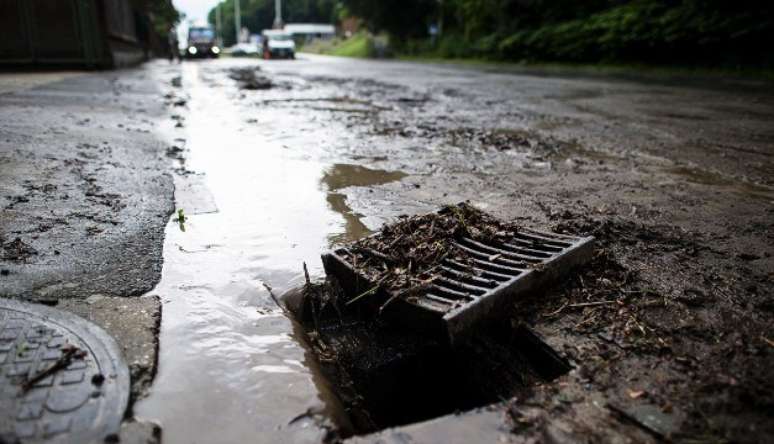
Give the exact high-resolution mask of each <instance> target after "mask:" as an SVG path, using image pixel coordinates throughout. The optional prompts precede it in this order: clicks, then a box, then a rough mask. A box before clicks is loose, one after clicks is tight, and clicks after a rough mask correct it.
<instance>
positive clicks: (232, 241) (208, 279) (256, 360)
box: [135, 64, 398, 443]
mask: <svg viewBox="0 0 774 444" xmlns="http://www.w3.org/2000/svg"><path fill="white" fill-rule="evenodd" d="M202 67H203V65H202V64H185V65H183V68H182V69H183V78H184V80H185V82H184V84H185V85H186V87H187V91H186V92H187V93H188V94H190V100H189V102H188V106H189V110H190V111H189V113H188V116H187V117H186V126H185V127H184V128H183V129H179V130H176V131H178V133H176V134H174V135H173V136H172V137H183V136H184V137H185V138H186V139H187V144H186V146H187V148H188V149H189V151H188V153H187V156H186V166H187V168H189V169H191V170H194V171H197V172H199V173H202V175H201V176H197V177H199V180H200V181H201V182H202V183H201V184H199V185H197V186H195V187H191V186H185V184H186V180H187V179H186V178H185V177H181V176H178V177H176V179H175V180H176V201H177V202H178V207H180V204H181V203H184V204H186V203H187V204H190V205H191V208H190V209H189V208H182V210H183V212H184V213H183V214H184V216H185V220H184V223H185V231H182V230H181V227H180V224H179V223H178V222H180V221H175V219H180V218H179V217H178V215H177V214H176V215H175V216H173V217H172V218H170V224H169V226H168V227H167V230H166V237H165V241H164V268H163V271H162V280H161V282H160V283H159V285H158V286H157V288H156V289H155V290H154V293H155V294H158V295H159V296H160V297H161V299H162V301H163V303H164V306H163V311H162V325H161V332H160V353H159V371H158V374H157V376H156V378H155V381H154V385H153V386H152V388H151V392H150V394H149V396H148V397H147V398H145V399H143V400H141V401H139V402H138V403H137V404H136V405H135V413H136V415H137V416H138V417H140V418H144V419H149V420H154V421H158V422H160V423H161V425H162V428H163V433H164V441H165V443H195V442H201V443H209V442H270V443H274V442H320V441H321V439H322V437H323V436H324V433H325V431H324V430H323V429H321V428H320V427H319V424H317V422H315V421H314V420H313V418H308V419H304V420H294V418H298V417H299V415H300V414H303V413H304V412H306V411H317V412H325V414H326V416H328V417H332V418H337V417H338V418H342V415H341V414H340V407H339V406H338V405H337V402H336V400H335V399H334V398H333V397H332V396H331V395H330V391H329V390H328V389H327V387H326V385H325V382H324V381H323V380H322V379H321V378H320V377H319V376H318V375H317V373H316V370H315V368H316V367H315V366H314V365H313V364H312V363H311V362H310V360H309V358H308V355H307V352H306V350H305V349H304V347H303V346H302V344H301V342H300V341H299V336H298V333H297V327H296V326H295V324H294V323H293V321H292V320H290V319H288V318H287V317H285V316H284V314H283V313H282V312H281V311H280V310H279V309H278V308H277V306H276V304H275V303H274V302H273V301H272V299H271V298H270V296H269V295H268V293H267V291H266V290H265V289H264V287H263V284H264V283H268V284H269V285H271V286H272V287H274V289H275V291H277V293H281V292H283V291H284V290H286V289H287V288H289V287H291V286H293V285H295V284H297V282H298V281H299V278H300V272H301V263H302V262H307V263H308V264H309V268H310V272H312V273H313V274H321V273H322V267H321V264H320V261H319V255H320V253H322V252H323V251H325V250H326V249H327V248H328V245H329V236H331V235H336V234H341V233H342V232H345V233H347V234H346V235H345V236H347V237H357V236H360V235H361V234H362V233H363V232H364V231H363V230H365V228H364V227H363V226H362V224H360V225H358V223H357V222H356V215H353V214H352V212H351V210H349V209H348V208H346V203H345V202H344V207H341V206H337V207H336V208H333V207H332V206H330V203H329V202H330V201H329V200H328V198H329V195H328V191H329V190H330V191H333V190H335V189H339V188H341V187H345V186H348V184H355V185H356V184H362V183H383V181H385V180H388V179H389V180H395V178H398V177H397V176H395V175H394V173H387V172H369V171H366V170H362V171H361V170H358V169H357V168H355V167H351V166H339V167H336V166H334V167H332V168H326V167H327V165H328V163H325V162H322V161H320V160H318V159H317V158H316V157H315V156H313V155H309V154H306V153H305V156H304V157H302V158H298V157H293V152H292V151H291V150H288V149H286V148H283V145H282V144H280V143H279V142H278V141H277V140H276V137H271V134H270V133H271V131H272V130H273V131H275V132H277V133H279V132H281V131H282V130H283V128H282V125H280V124H277V122H274V123H275V124H276V125H275V126H272V123H271V122H269V123H267V124H266V125H264V126H261V127H258V128H255V129H252V128H245V127H244V126H243V125H244V124H243V121H244V119H243V118H241V117H242V115H243V114H244V109H243V108H240V105H239V104H235V103H234V102H233V100H231V99H230V98H229V95H228V94H226V93H224V88H226V86H223V87H219V86H216V85H213V84H208V83H206V82H205V81H203V80H202V77H201V75H200V74H201V72H200V71H201V69H202ZM281 118H282V117H281V116H277V119H281ZM306 137H309V136H306ZM306 143H307V144H309V145H313V141H312V140H307V141H306ZM369 174H371V175H373V174H376V175H377V176H380V175H382V176H384V177H383V178H382V179H373V178H372V179H366V178H364V177H367V176H369ZM391 174H393V175H392V176H391ZM321 176H322V177H323V178H324V179H323V183H326V184H327V183H328V181H326V179H325V177H328V178H329V179H328V180H329V181H330V185H327V186H326V189H322V188H321V186H320V177H321ZM380 181H381V182H380ZM205 189H206V192H203V190H205ZM200 201H201V202H208V203H207V204H206V205H198V206H197V202H200ZM187 204H186V205H187ZM198 207H201V208H202V209H203V210H202V211H198V210H197V209H196V208H198ZM213 209H216V210H214V211H213ZM205 210H206V211H205ZM332 210H333V211H332ZM339 210H341V211H339ZM345 213H346V214H345ZM342 216H344V217H345V220H342ZM349 230H351V232H349ZM301 363H303V365H301ZM341 421H345V420H344V419H341ZM215 423H217V427H213V425H214V424H215ZM345 427H346V425H345Z"/></svg>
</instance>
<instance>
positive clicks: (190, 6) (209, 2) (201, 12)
mask: <svg viewBox="0 0 774 444" xmlns="http://www.w3.org/2000/svg"><path fill="white" fill-rule="evenodd" d="M172 3H174V5H175V7H176V8H177V9H178V11H182V12H184V13H185V21H186V22H188V21H189V20H194V21H196V22H198V21H202V22H206V21H207V13H208V12H210V9H212V8H213V7H214V6H215V5H217V4H218V0H172Z"/></svg>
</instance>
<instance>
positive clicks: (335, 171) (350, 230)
mask: <svg viewBox="0 0 774 444" xmlns="http://www.w3.org/2000/svg"><path fill="white" fill-rule="evenodd" d="M406 176H407V175H406V174H405V173H403V172H400V171H384V170H374V169H370V168H366V167H363V166H359V165H349V164H344V163H336V164H333V165H332V166H331V167H330V168H327V169H325V171H324V172H323V176H322V179H320V182H321V183H322V184H324V185H325V187H326V188H327V190H328V196H327V201H328V205H329V206H330V208H331V209H332V210H333V211H335V212H337V213H339V214H341V215H342V217H344V221H345V224H346V229H345V230H344V232H343V233H338V234H332V235H330V236H328V241H329V244H330V245H331V246H333V245H337V244H343V243H346V242H350V241H353V240H357V239H360V238H363V237H365V236H368V235H369V234H371V233H372V231H371V230H370V229H369V228H368V227H367V226H366V225H365V224H364V223H363V222H362V220H361V217H362V216H361V215H359V214H357V213H355V212H353V211H352V208H350V207H349V205H348V204H347V196H346V195H344V194H342V193H337V192H336V191H338V190H341V189H343V188H347V187H350V186H357V187H366V186H372V185H382V184H385V183H390V182H396V181H399V180H401V179H403V178H404V177H406Z"/></svg>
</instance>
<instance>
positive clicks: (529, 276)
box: [323, 229, 594, 343]
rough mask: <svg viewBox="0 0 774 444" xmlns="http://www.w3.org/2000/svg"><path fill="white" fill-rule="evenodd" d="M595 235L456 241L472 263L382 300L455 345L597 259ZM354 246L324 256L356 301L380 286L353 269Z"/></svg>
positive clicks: (525, 234) (448, 265) (445, 267)
mask: <svg viewBox="0 0 774 444" xmlns="http://www.w3.org/2000/svg"><path fill="white" fill-rule="evenodd" d="M593 243H594V238H593V237H575V236H567V235H562V234H556V233H546V232H540V231H536V230H531V229H520V230H519V231H518V232H516V233H513V234H512V235H510V237H509V238H507V239H504V240H501V241H489V242H482V241H476V240H473V239H472V238H470V237H460V238H458V239H456V240H454V241H453V247H454V248H456V249H459V250H460V251H462V252H464V255H465V256H466V260H465V261H464V262H463V261H458V260H455V259H449V258H446V259H443V260H442V261H441V262H440V264H439V265H438V266H437V267H436V269H435V277H434V278H433V280H432V282H431V283H430V284H429V285H428V286H426V287H425V288H423V289H421V291H416V292H412V294H411V296H410V297H398V296H397V295H396V294H394V293H390V292H384V291H381V293H382V294H381V297H380V298H379V299H380V300H381V301H382V302H383V301H384V300H385V299H387V300H391V303H390V308H391V310H390V313H391V315H392V316H391V317H392V318H394V319H396V320H398V321H399V322H401V323H406V324H409V326H411V327H414V328H416V329H419V330H427V329H432V330H436V331H439V330H440V331H439V332H440V333H441V334H443V335H446V336H447V337H448V338H449V340H450V341H451V342H452V343H454V342H456V341H458V340H459V339H461V338H462V337H466V336H468V335H469V334H470V333H472V332H473V331H474V330H475V329H476V328H477V327H478V326H480V325H481V324H482V323H485V322H486V321H487V320H489V319H492V318H495V317H497V315H498V313H499V312H500V311H501V309H502V308H503V306H504V305H505V304H507V303H512V302H514V300H518V298H519V296H521V295H525V294H528V293H531V292H534V291H535V290H537V289H540V288H542V287H544V286H546V285H550V284H554V283H558V282H560V281H561V279H562V278H563V276H564V275H566V273H567V272H569V271H570V270H571V269H572V268H574V267H576V266H579V265H582V264H584V263H586V262H588V261H589V260H590V259H591V256H592V251H593ZM354 258H355V256H354V254H353V252H352V250H351V249H350V248H346V247H345V248H339V249H337V250H334V251H332V252H329V253H326V254H324V255H323V264H324V266H325V270H326V273H328V274H329V275H333V276H335V277H336V278H337V279H338V280H339V283H340V284H341V286H342V288H343V289H344V290H345V293H347V295H348V296H349V297H350V298H352V297H355V295H359V294H362V292H363V291H368V289H369V288H373V287H374V286H375V285H377V283H375V282H371V281H369V279H368V278H367V277H366V275H365V274H364V273H363V272H362V270H358V269H357V268H356V267H354V266H353V262H355V259H354Z"/></svg>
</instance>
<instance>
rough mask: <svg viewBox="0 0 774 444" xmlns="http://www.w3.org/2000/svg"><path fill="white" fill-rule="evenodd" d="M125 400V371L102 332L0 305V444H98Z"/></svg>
mask: <svg viewBox="0 0 774 444" xmlns="http://www.w3.org/2000/svg"><path fill="white" fill-rule="evenodd" d="M128 400H129V370H128V368H127V366H126V363H125V362H124V360H123V358H122V357H121V353H120V351H119V349H118V347H117V345H116V344H115V342H114V341H113V339H112V338H110V336H108V335H107V334H106V333H105V332H104V331H103V330H102V329H100V328H99V327H97V326H96V325H94V324H91V323H89V322H87V321H85V320H83V319H81V318H79V317H77V316H74V315H72V314H69V313H66V312H63V311H60V310H56V309H53V308H49V307H45V306H41V305H35V304H28V303H23V302H18V301H13V300H8V299H0V442H17V441H21V442H78V443H89V442H103V441H104V440H105V439H106V438H107V437H109V436H111V435H115V436H117V434H118V432H119V428H120V425H121V420H122V418H123V416H124V412H125V411H126V407H127V402H128Z"/></svg>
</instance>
